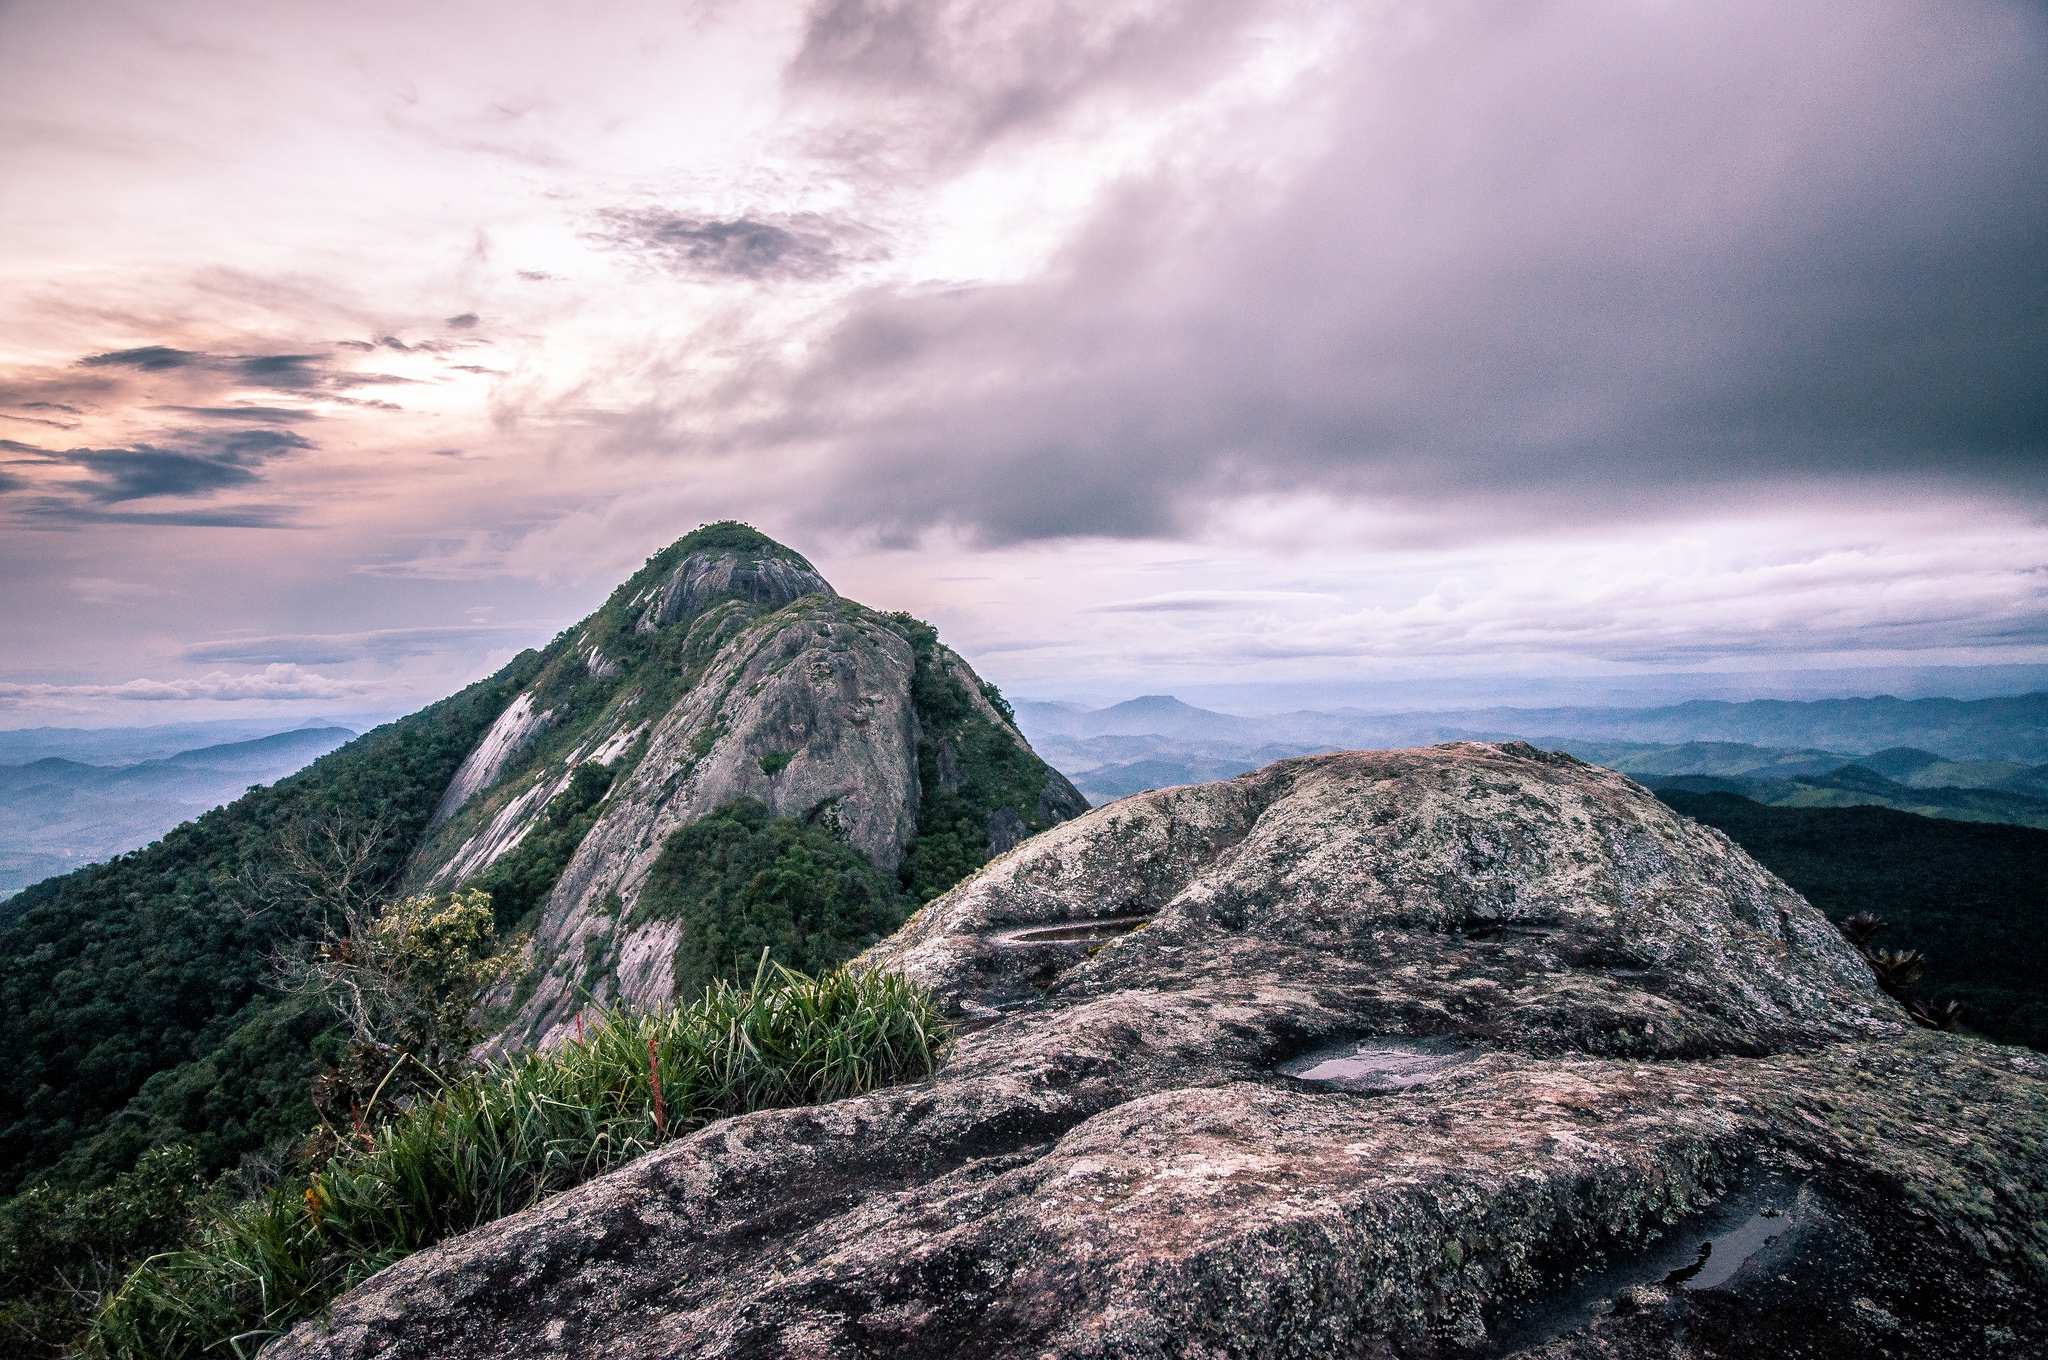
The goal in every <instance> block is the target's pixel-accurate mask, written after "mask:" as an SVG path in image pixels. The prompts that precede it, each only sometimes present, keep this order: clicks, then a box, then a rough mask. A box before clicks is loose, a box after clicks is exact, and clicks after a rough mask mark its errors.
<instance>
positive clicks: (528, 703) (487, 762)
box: [434, 694, 553, 826]
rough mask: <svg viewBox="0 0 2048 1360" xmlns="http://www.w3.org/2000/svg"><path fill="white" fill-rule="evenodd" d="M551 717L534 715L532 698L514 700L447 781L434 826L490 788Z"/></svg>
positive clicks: (546, 714)
mask: <svg viewBox="0 0 2048 1360" xmlns="http://www.w3.org/2000/svg"><path fill="white" fill-rule="evenodd" d="M551 716H553V715H551V714H549V713H548V712H546V711H545V710H543V711H541V712H538V713H536V712H535V711H534V708H533V696H532V695H531V694H521V695H519V696H518V697H517V698H515V699H513V700H512V702H511V704H510V705H509V706H508V707H507V708H506V709H505V711H504V712H503V713H500V714H499V715H498V720H497V721H496V722H494V723H492V724H491V730H490V731H488V732H486V733H484V739H483V740H482V741H480V742H478V743H477V747H476V749H475V750H474V751H471V752H470V753H469V754H468V755H467V756H464V757H463V760H462V764H461V765H460V766H458V767H456V770H455V778H453V779H451V780H450V781H448V791H447V792H446V793H443V794H442V795H441V801H440V802H439V803H438V804H437V805H435V808H434V825H436V826H439V825H440V824H441V823H442V822H445V821H447V820H448V819H449V818H450V817H453V816H454V815H455V814H456V813H458V812H460V811H461V810H462V805H463V804H464V803H467V802H468V801H469V800H470V799H471V798H474V797H475V796H476V795H477V794H478V793H480V792H481V791H483V790H484V789H487V788H489V787H490V786H491V785H492V784H493V783H495V782H496V781H497V778H498V776H499V775H500V774H503V773H504V771H505V766H506V763H507V762H509V761H510V760H511V759H512V758H513V757H514V756H516V755H518V754H519V753H520V752H521V751H524V750H525V749H526V747H527V743H529V742H531V741H532V740H533V738H534V736H535V734H536V733H538V732H539V731H540V730H541V729H542V728H544V727H546V726H547V725H548V719H549V718H550V717H551Z"/></svg>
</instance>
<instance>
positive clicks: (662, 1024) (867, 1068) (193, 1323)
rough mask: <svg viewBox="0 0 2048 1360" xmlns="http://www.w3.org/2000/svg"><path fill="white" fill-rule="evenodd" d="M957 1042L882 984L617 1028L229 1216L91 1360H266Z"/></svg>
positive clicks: (398, 1122) (129, 1296) (822, 984)
mask: <svg viewBox="0 0 2048 1360" xmlns="http://www.w3.org/2000/svg"><path fill="white" fill-rule="evenodd" d="M943 1043H944V1031H943V1027H942V1022H941V1020H940V1018H939V1015H938V1012H937V1010H936V1009H935V1008H934V1007H933V1005H932V1003H931V999H930V997H929V996H927V995H926V994H925V993H924V992H923V991H922V990H921V989H919V988H917V987H916V986H914V985H912V984H911V983H909V982H907V981H905V980H904V979H903V978H902V977H900V976H898V975H896V974H891V973H883V972H876V971H868V970H855V969H838V970H834V971H832V972H829V973H826V974H823V975H822V976H819V977H817V978H809V977H805V976H803V975H802V974H799V973H794V972H791V971H790V970H788V969H786V968H781V967H779V966H776V967H773V968H770V967H763V968H762V970H761V971H759V972H758V973H757V974H756V975H755V978H754V981H753V982H752V983H751V984H750V985H746V986H741V985H738V984H735V983H730V982H718V983H714V984H713V985H712V986H711V987H710V989H709V990H708V991H707V992H706V993H705V995H704V997H703V999H702V1000H700V1001H697V1002H695V1003H693V1004H691V1005H689V1006H686V1007H683V1008H681V1009H679V1010H673V1011H646V1012H632V1011H626V1010H622V1009H615V1010H611V1011H607V1012H606V1013H604V1014H603V1015H602V1016H601V1017H599V1019H598V1022H597V1023H596V1025H595V1026H594V1027H593V1028H591V1029H590V1030H588V1031H587V1032H586V1034H585V1036H584V1037H580V1038H578V1039H575V1040H571V1041H570V1042H568V1043H566V1044H564V1045H562V1046H561V1047H560V1048H559V1049H557V1050H555V1051H554V1052H552V1053H547V1054H538V1053H529V1054H526V1055H524V1056H522V1057H519V1058H515V1059H510V1060H501V1061H496V1062H492V1063H490V1064H487V1065H486V1066H485V1067H483V1068H482V1069H481V1070H479V1071H478V1072H476V1073H474V1074H472V1075H470V1076H468V1077H465V1078H463V1079H462V1080H460V1081H457V1082H454V1083H451V1084H450V1085H449V1086H448V1087H447V1089H446V1090H444V1091H443V1092H442V1093H441V1094H440V1095H439V1096H438V1097H436V1098H435V1099H434V1100H432V1101H430V1102H424V1103H422V1104H420V1105H418V1106H417V1107H415V1108H413V1109H411V1110H408V1111H405V1112H403V1113H401V1114H399V1115H398V1116H396V1117H395V1118H393V1119H391V1120H389V1121H387V1122H384V1123H381V1124H379V1125H378V1126H377V1127H376V1128H375V1129H374V1130H365V1131H363V1132H362V1133H360V1134H359V1135H357V1142H355V1143H354V1144H353V1145H346V1144H345V1145H344V1146H343V1147H342V1148H340V1149H338V1150H337V1151H336V1152H335V1153H334V1154H333V1155H332V1156H331V1157H330V1158H329V1159H328V1161H327V1164H326V1166H325V1167H324V1168H323V1169H322V1170H320V1171H318V1172H316V1173H314V1174H313V1175H311V1176H304V1177H299V1178H296V1179H294V1180H292V1181H288V1182H286V1183H285V1184H282V1185H280V1186H278V1187H277V1188H275V1189H273V1190H272V1191H270V1192H269V1193H268V1194H266V1195H263V1196H260V1197H258V1198H256V1199H252V1200H245V1201H243V1202H241V1203H240V1204H237V1205H235V1206H234V1207H233V1208H231V1209H228V1210H226V1211H224V1212H222V1213H220V1214H218V1215H216V1216H215V1217H214V1218H212V1219H211V1220H210V1221H209V1222H208V1223H207V1224H206V1225H205V1226H204V1227H203V1229H202V1231H201V1234H200V1239H199V1244H198V1245H197V1246H196V1247H193V1248H192V1249H190V1250H186V1251H179V1252H172V1253H169V1254H167V1255H164V1256H159V1257H156V1258H154V1259H152V1260H150V1261H147V1262H144V1263H143V1264H142V1265H141V1266H139V1267H137V1268H136V1270H135V1271H134V1272H132V1273H131V1274H130V1275H129V1276H128V1278H127V1279H126V1280H125V1281H123V1282H122V1284H121V1287H120V1288H119V1289H118V1290H116V1291H115V1292H114V1294H113V1295H112V1296H111V1297H110V1298H109V1300H108V1302H107V1304H106V1305H105V1307H103V1308H102V1309H101V1311H100V1313H99V1315H98V1317H97V1318H96V1319H95V1320H94V1324H93V1330H92V1332H91V1334H90V1336H89V1338H88V1342H87V1346H86V1350H87V1353H88V1354H95V1355H104V1356H119V1357H129V1356H133V1357H149V1358H150V1360H177V1358H178V1357H185V1356H197V1355H204V1354H212V1355H227V1354H233V1355H236V1356H242V1355H249V1354H253V1353H254V1352H255V1350H256V1349H257V1348H258V1347H259V1346H261V1345H262V1344H263V1342H264V1341H266V1340H268V1339H269V1338H270V1337H273V1336H275V1335H277V1334H278V1333H280V1332H282V1331H283V1330H285V1329H286V1328H288V1327H289V1326H290V1325H291V1324H292V1323H294V1322H296V1321H297V1320H299V1319H300V1318H303V1317H306V1316H308V1315H310V1314H312V1313H314V1312H317V1311H318V1310H319V1309H320V1308H322V1307H324V1306H325V1305H326V1304H327V1303H328V1301H329V1300H331V1299H333V1298H334V1297H335V1296H337V1295H338V1294H340V1293H341V1292H343V1291H344V1290H346V1289H348V1288H349V1287H351V1286H352V1285H354V1284H356V1283H358V1282H359V1281H361V1280H363V1279H365V1278H367V1277H368V1276H370V1275H372V1274H374V1273H375V1272H376V1271H378V1270H381V1269H383V1268H384V1267H385V1266H387V1265H389V1264H391V1263H392V1262H393V1261H396V1260H398V1259H399V1258H401V1257H403V1256H405V1255H407V1254H408V1253H411V1252H414V1251H418V1250H419V1249H420V1248H422V1247H426V1246H430V1245H432V1244H433V1243H435V1242H438V1241H440V1240H441V1239H442V1238H444V1237H448V1236H450V1235H452V1234H455V1233H459V1232H463V1231H465V1230H467V1229H469V1228H474V1227H477V1226H479V1225H481V1224H484V1223H488V1222H490V1221H491V1220H493V1219H496V1218H501V1217H503V1216H504V1215H506V1214H510V1213H516V1212H518V1211H519V1210H521V1209H524V1208H527V1207H529V1206H530V1205H532V1204H534V1203H536V1202H537V1201H539V1200H541V1199H542V1198H544V1197H546V1196H548V1195H551V1194H554V1193H556V1192H558V1191H561V1190H565V1189H568V1188H569V1187H570V1186H573V1185H577V1184H580V1183H581V1182H583V1181H585V1180H588V1179H590V1178H591V1177H592V1176H596V1175H599V1174H601V1173H602V1172H605V1171H607V1170H609V1169H611V1168H612V1167H615V1166H618V1165H619V1164H621V1163H623V1162H626V1161H628V1160H630V1159H632V1158H634V1157H637V1156H639V1155H640V1154H642V1153H644V1152H646V1151H648V1150H649V1149H651V1148H654V1147H657V1146H659V1145H660V1144H661V1143H662V1142H664V1141H666V1140H667V1139H669V1138H674V1137H677V1136H680V1135H682V1134H685V1133H688V1132H690V1131H691V1130H693V1129H696V1128H700V1127H702V1126H703V1125H705V1124H707V1123H709V1122H710V1121H712V1120H714V1119H719V1118H723V1117H725V1116H727V1115H735V1114H743V1113H745V1112H747V1111H750V1110H762V1109H771V1108H778V1107H787V1106H794V1105H811V1104H817V1103H819V1102H822V1101H828V1100H838V1099H841V1098H843V1097H846V1096H851V1095H858V1094H860V1093H861V1092H863V1091H870V1090H873V1089H875V1088H877V1087H880V1086H887V1085H891V1084H894V1083H897V1082H904V1081H915V1080H918V1079H921V1078H923V1077H926V1076H929V1075H930V1074H931V1073H932V1071H933V1070H934V1069H935V1068H936V1066H937V1061H938V1054H939V1050H940V1048H941V1047H942V1046H943ZM650 1046H651V1048H650ZM650 1052H652V1053H653V1054H654V1055H655V1058H656V1060H657V1061H658V1062H659V1073H658V1078H657V1075H656V1073H655V1071H654V1069H653V1068H652V1067H651V1065H650V1061H649V1054H650ZM657 1079H658V1082H659V1089H660V1114H659V1117H658V1116H657V1104H656V1081H657Z"/></svg>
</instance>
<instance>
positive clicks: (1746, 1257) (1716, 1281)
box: [1493, 1176, 1803, 1351]
mask: <svg viewBox="0 0 2048 1360" xmlns="http://www.w3.org/2000/svg"><path fill="white" fill-rule="evenodd" d="M1802 1217H1803V1216H1802V1215H1801V1213H1800V1207H1799V1187H1798V1185H1797V1183H1795V1182H1793V1181H1790V1180H1786V1179H1784V1178H1782V1177H1775V1176H1774V1177H1770V1178H1767V1179H1765V1180H1763V1181H1759V1182H1757V1183H1755V1184H1753V1185H1751V1186H1749V1187H1748V1188H1747V1189H1745V1190H1742V1191H1739V1192H1737V1193H1734V1194H1730V1195H1727V1196H1725V1197H1723V1199H1722V1200H1721V1202H1720V1203H1718V1204H1716V1205H1714V1206H1713V1207H1711V1208H1709V1209H1707V1210H1705V1211H1704V1212H1702V1213H1699V1214H1695V1215H1693V1216H1692V1217H1691V1218H1689V1219H1686V1220H1684V1221H1683V1222H1681V1223H1679V1224H1678V1225H1677V1226H1676V1227H1673V1228H1671V1229H1669V1230H1667V1231H1666V1232H1665V1234H1664V1235H1663V1236H1662V1237H1661V1238H1659V1239H1658V1240H1657V1241H1656V1242H1655V1243H1653V1244H1651V1245H1650V1246H1649V1247H1647V1248H1645V1249H1644V1250H1643V1252H1642V1253H1641V1254H1640V1255H1638V1256H1635V1257H1632V1258H1630V1259H1629V1260H1627V1261H1624V1262H1622V1263H1621V1264H1619V1265H1614V1266H1610V1267H1608V1268H1607V1269H1606V1270H1603V1271H1600V1272H1599V1273H1597V1274H1594V1275H1588V1276H1584V1277H1582V1278H1580V1279H1579V1280H1577V1281H1576V1282H1574V1283H1573V1284H1572V1285H1571V1286H1570V1288H1569V1289H1567V1290H1566V1291H1565V1292H1563V1293H1561V1294H1559V1295H1556V1296H1555V1297H1553V1298H1549V1299H1545V1300H1543V1301H1542V1302H1540V1303H1537V1304H1535V1305H1533V1306H1531V1307H1528V1308H1525V1309H1523V1310H1520V1311H1519V1312H1517V1313H1515V1314H1513V1315H1511V1316H1510V1317H1508V1318H1504V1319H1502V1321H1501V1322H1500V1323H1498V1324H1497V1325H1496V1326H1495V1327H1494V1328H1493V1332H1494V1338H1495V1346H1496V1348H1497V1349H1498V1350H1502V1351H1508V1350H1521V1349H1524V1348H1527V1347H1532V1346H1536V1345H1540V1344H1542V1343H1543V1342H1546V1341H1549V1340H1552V1339H1554V1338H1556V1337H1560V1336H1563V1335H1565V1334H1566V1333H1569V1332H1575V1331H1577V1330H1578V1329H1579V1328H1581V1327H1584V1326H1587V1325H1588V1324H1590V1323H1591V1322H1593V1321H1594V1320H1595V1319H1597V1318H1600V1317H1603V1316H1605V1315H1606V1314H1607V1313H1609V1312H1611V1311H1613V1306H1614V1297H1615V1295H1617V1294H1619V1293H1621V1292H1622V1291H1623V1290H1625V1289H1628V1288H1630V1287H1632V1286H1634V1285H1641V1284H1650V1285H1663V1286H1665V1287H1666V1288H1669V1289H1690V1290H1699V1289H1719V1288H1720V1287H1721V1286H1722V1285H1725V1284H1726V1283H1728V1281H1729V1280H1731V1279H1733V1278H1734V1276H1735V1272H1736V1271H1738V1270H1740V1269H1742V1267H1743V1266H1745V1265H1747V1264H1748V1263H1749V1262H1750V1261H1752V1260H1754V1259H1755V1258H1756V1257H1757V1256H1758V1255H1759V1254H1760V1253H1761V1252H1763V1251H1764V1250H1765V1249H1766V1248H1768V1247H1770V1246H1772V1245H1773V1244H1775V1243H1780V1242H1783V1243H1786V1244H1788V1245H1789V1244H1790V1242H1791V1241H1792V1239H1793V1237H1794V1235H1795V1234H1796V1233H1797V1232H1798V1231H1799V1228H1800V1226H1801V1222H1802Z"/></svg>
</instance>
